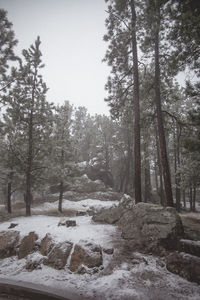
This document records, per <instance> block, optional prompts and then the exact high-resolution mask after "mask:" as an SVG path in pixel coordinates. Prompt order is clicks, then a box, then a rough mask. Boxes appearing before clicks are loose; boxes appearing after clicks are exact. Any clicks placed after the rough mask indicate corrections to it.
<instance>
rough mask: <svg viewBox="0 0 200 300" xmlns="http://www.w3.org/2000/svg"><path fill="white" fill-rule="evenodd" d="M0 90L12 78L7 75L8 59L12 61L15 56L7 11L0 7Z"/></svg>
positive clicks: (15, 43)
mask: <svg viewBox="0 0 200 300" xmlns="http://www.w3.org/2000/svg"><path fill="white" fill-rule="evenodd" d="M0 32H1V35H0V92H5V91H6V88H7V87H9V85H10V84H11V82H12V81H13V78H12V79H11V78H10V77H9V75H8V70H9V64H8V63H9V61H14V60H16V59H18V58H17V56H16V55H15V53H14V47H15V46H16V45H17V40H16V39H15V34H14V31H13V30H12V23H11V22H10V21H9V20H8V18H7V12H6V11H5V10H4V9H0Z"/></svg>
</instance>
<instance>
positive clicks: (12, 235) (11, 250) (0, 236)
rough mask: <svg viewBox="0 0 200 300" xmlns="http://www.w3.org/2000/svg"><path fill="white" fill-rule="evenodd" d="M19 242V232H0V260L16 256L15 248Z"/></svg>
mask: <svg viewBox="0 0 200 300" xmlns="http://www.w3.org/2000/svg"><path fill="white" fill-rule="evenodd" d="M18 242H19V231H15V230H11V231H1V232H0V258H6V257H9V256H12V255H15V254H16V247H17V245H18Z"/></svg>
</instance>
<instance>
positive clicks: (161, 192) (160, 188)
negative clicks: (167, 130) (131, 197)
mask: <svg viewBox="0 0 200 300" xmlns="http://www.w3.org/2000/svg"><path fill="white" fill-rule="evenodd" d="M155 132H156V150H157V161H158V171H159V181H160V186H159V194H158V195H159V196H160V204H161V205H163V206H166V201H165V196H164V192H163V177H162V166H161V159H160V147H159V142H158V133H157V128H156V129H155Z"/></svg>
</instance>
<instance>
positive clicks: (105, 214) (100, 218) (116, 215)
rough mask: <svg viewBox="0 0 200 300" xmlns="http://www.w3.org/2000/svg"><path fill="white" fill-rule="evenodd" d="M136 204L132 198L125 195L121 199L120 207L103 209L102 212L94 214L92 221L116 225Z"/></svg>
mask: <svg viewBox="0 0 200 300" xmlns="http://www.w3.org/2000/svg"><path fill="white" fill-rule="evenodd" d="M134 204H135V202H134V200H133V199H132V198H131V197H130V196H128V195H124V196H123V197H122V198H121V200H120V202H119V205H117V206H112V207H109V208H102V209H101V210H100V211H98V212H97V213H96V214H94V216H93V218H92V219H93V221H95V222H102V223H108V224H114V223H116V222H117V221H119V220H120V218H121V217H122V215H123V213H124V212H125V211H126V210H128V209H132V208H133V206H134Z"/></svg>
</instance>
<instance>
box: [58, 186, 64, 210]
mask: <svg viewBox="0 0 200 300" xmlns="http://www.w3.org/2000/svg"><path fill="white" fill-rule="evenodd" d="M62 200H63V181H61V182H60V194H59V201H58V211H59V212H61V213H62Z"/></svg>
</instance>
